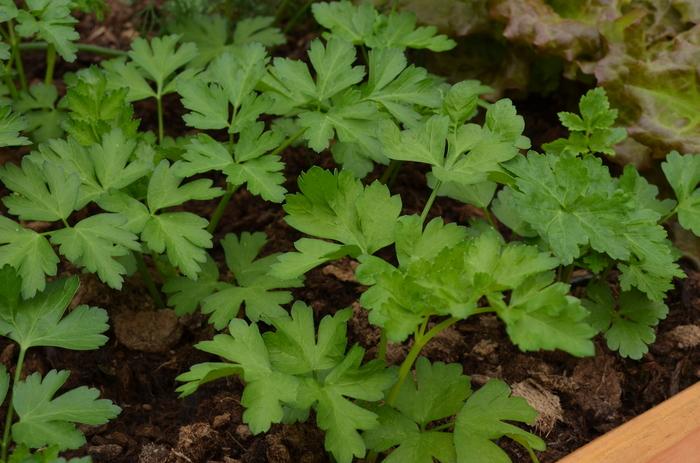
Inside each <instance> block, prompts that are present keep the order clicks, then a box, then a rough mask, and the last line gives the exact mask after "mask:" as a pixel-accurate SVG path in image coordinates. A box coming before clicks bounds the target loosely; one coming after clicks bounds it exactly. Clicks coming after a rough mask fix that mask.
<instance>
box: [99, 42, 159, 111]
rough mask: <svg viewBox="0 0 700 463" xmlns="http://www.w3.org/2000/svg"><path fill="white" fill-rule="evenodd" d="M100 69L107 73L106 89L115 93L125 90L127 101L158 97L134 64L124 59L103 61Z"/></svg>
mask: <svg viewBox="0 0 700 463" xmlns="http://www.w3.org/2000/svg"><path fill="white" fill-rule="evenodd" d="M141 40H142V39H141ZM102 67H104V69H105V71H106V73H107V87H108V88H109V89H110V90H116V91H119V90H122V89H126V90H127V94H126V100H127V101H129V102H133V101H140V100H145V99H147V98H156V97H157V96H158V95H157V93H156V92H155V91H154V90H153V89H152V88H151V86H150V84H149V83H148V81H147V80H146V77H145V76H144V74H143V73H142V71H141V69H140V68H139V67H138V66H137V65H136V64H135V63H133V62H127V61H126V58H116V59H113V60H108V61H103V62H102Z"/></svg>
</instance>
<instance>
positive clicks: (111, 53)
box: [18, 42, 127, 58]
mask: <svg viewBox="0 0 700 463" xmlns="http://www.w3.org/2000/svg"><path fill="white" fill-rule="evenodd" d="M50 46H51V45H50V44H48V43H46V42H24V43H20V44H19V45H18V48H19V49H20V50H26V51H35V50H46V49H47V48H48V47H50ZM75 46H76V48H77V49H78V51H79V52H85V53H92V54H93V55H100V56H105V57H107V58H118V57H120V56H126V55H127V52H126V51H124V50H119V49H118V48H108V47H101V46H99V45H92V44H89V43H76V44H75Z"/></svg>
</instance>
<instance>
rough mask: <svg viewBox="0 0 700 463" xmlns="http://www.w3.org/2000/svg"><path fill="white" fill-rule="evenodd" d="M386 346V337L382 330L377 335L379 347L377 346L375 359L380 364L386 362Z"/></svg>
mask: <svg viewBox="0 0 700 463" xmlns="http://www.w3.org/2000/svg"><path fill="white" fill-rule="evenodd" d="M387 344H388V340H387V337H386V330H385V329H384V328H382V330H381V332H380V334H379V346H377V357H378V358H379V360H381V361H382V362H386V347H387Z"/></svg>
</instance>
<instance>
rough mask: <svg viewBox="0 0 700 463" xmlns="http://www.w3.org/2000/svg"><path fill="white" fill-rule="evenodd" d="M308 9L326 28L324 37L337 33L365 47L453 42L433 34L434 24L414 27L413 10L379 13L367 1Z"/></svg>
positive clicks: (443, 46)
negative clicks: (386, 13) (326, 31)
mask: <svg viewBox="0 0 700 463" xmlns="http://www.w3.org/2000/svg"><path fill="white" fill-rule="evenodd" d="M311 8H312V12H313V14H314V17H315V18H316V21H317V22H318V23H319V24H320V25H322V26H323V27H325V28H326V29H330V33H327V34H324V36H325V37H326V38H329V39H332V38H333V37H341V38H343V39H344V40H348V41H350V42H352V43H353V44H355V45H367V46H368V47H369V48H402V49H403V48H427V49H429V50H431V51H445V50H450V49H452V48H454V47H455V45H456V42H455V41H454V40H452V39H449V38H448V37H447V36H445V35H436V32H437V28H435V27H434V26H427V27H416V16H415V14H413V13H411V12H407V11H401V12H392V13H391V14H389V15H388V16H387V15H381V14H379V13H378V12H377V10H376V9H375V8H374V7H373V6H372V5H371V4H369V3H365V4H361V5H353V4H352V3H351V2H348V1H342V2H332V3H314V4H313V5H312V7H311Z"/></svg>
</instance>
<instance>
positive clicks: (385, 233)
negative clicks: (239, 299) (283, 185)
mask: <svg viewBox="0 0 700 463" xmlns="http://www.w3.org/2000/svg"><path fill="white" fill-rule="evenodd" d="M299 190H300V192H299V193H296V194H293V195H289V196H287V203H286V204H285V206H284V209H285V211H286V212H287V217H286V218H285V220H286V221H287V223H288V224H289V225H291V226H292V227H294V228H295V229H297V230H299V231H301V232H303V233H306V234H309V235H312V236H315V237H318V238H324V239H329V240H333V241H336V242H338V244H335V243H334V244H333V245H328V244H324V245H321V244H318V245H317V246H314V245H313V244H312V243H310V242H309V240H307V241H305V242H304V244H303V245H302V246H300V247H299V251H300V253H301V254H302V255H304V256H305V257H303V258H302V257H301V256H299V259H300V260H298V262H299V263H300V264H301V263H303V265H299V266H298V268H292V266H291V265H289V263H290V261H289V260H287V262H286V265H285V270H286V271H284V272H281V271H278V267H277V266H273V275H276V276H278V277H282V278H291V277H295V276H298V275H301V274H302V273H303V272H304V271H306V270H308V269H309V268H313V267H314V266H316V265H320V264H322V263H323V262H326V261H328V260H331V259H337V258H339V257H341V256H342V255H347V254H350V255H352V256H358V255H361V254H373V253H375V252H376V251H378V250H379V249H381V248H383V247H385V246H388V245H389V244H391V243H393V241H394V227H395V222H396V220H397V219H398V217H399V214H400V213H401V200H400V198H399V197H398V196H391V195H390V193H389V189H388V188H387V187H386V186H385V185H382V184H381V183H379V182H374V183H372V184H371V185H369V186H363V185H362V182H360V181H359V180H357V179H355V178H354V177H353V176H352V174H350V173H349V172H344V171H343V172H339V173H338V172H335V173H333V172H329V171H326V170H323V169H321V168H319V167H313V168H311V169H310V170H309V171H307V172H306V173H304V174H302V175H301V176H300V177H299ZM320 249H323V251H324V252H325V254H319V253H318V252H317V251H318V250H320ZM341 250H342V251H343V253H342V254H341V255H338V252H339V251H341ZM285 256H288V255H284V256H283V257H285ZM312 256H313V257H312ZM285 258H287V259H288V257H285ZM279 270H281V268H279Z"/></svg>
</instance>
